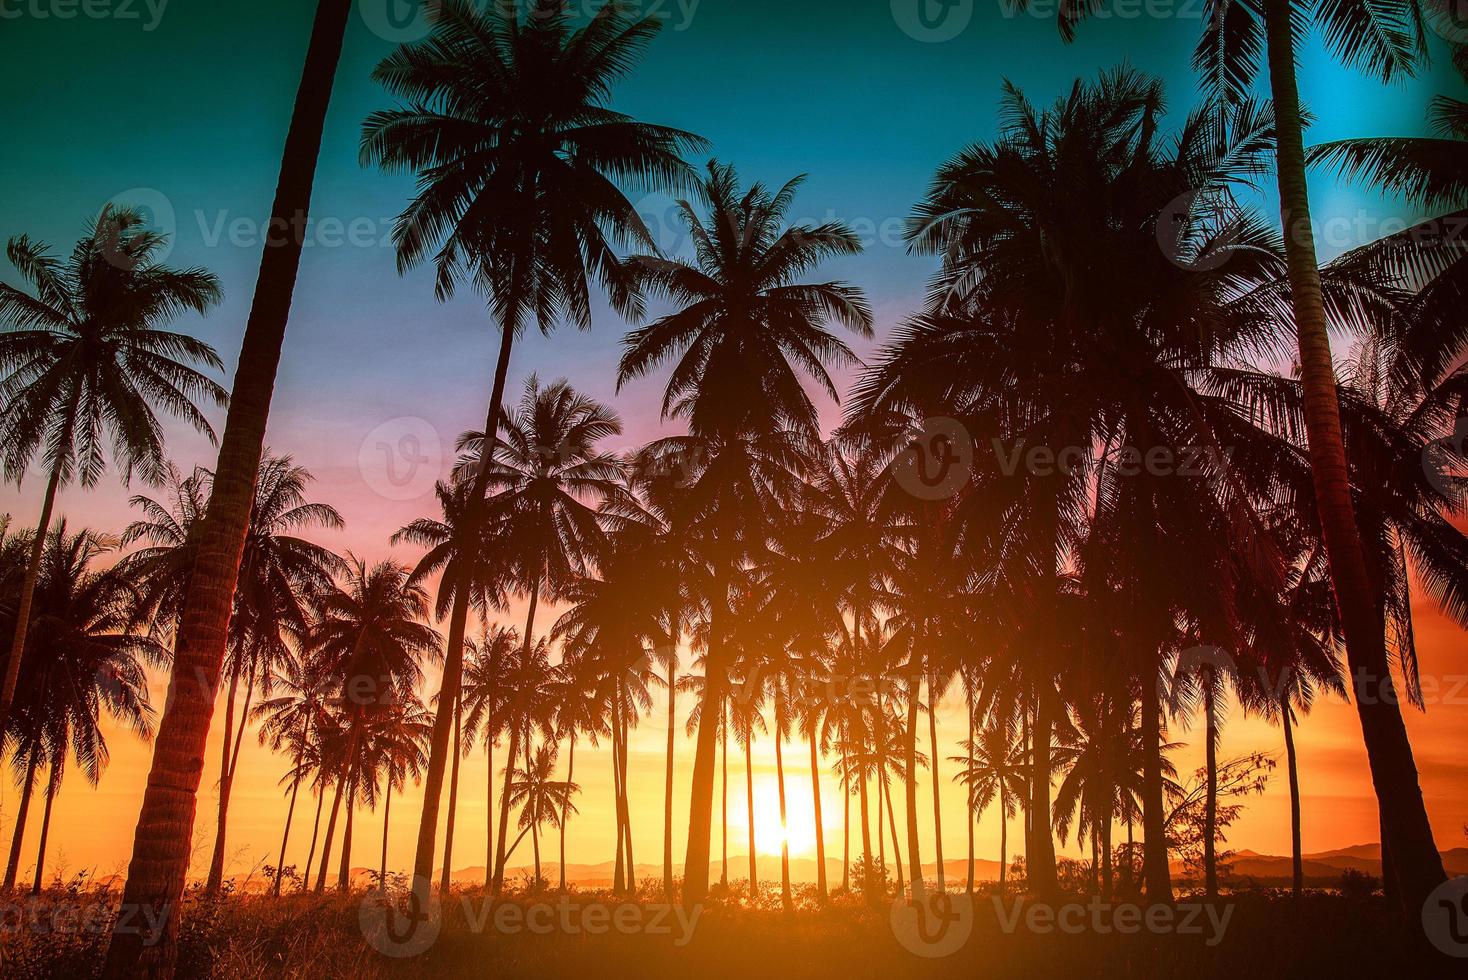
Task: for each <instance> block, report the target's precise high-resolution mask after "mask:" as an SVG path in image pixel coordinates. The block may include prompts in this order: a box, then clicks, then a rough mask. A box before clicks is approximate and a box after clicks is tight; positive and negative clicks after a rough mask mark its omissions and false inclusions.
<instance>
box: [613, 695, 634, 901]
mask: <svg viewBox="0 0 1468 980" xmlns="http://www.w3.org/2000/svg"><path fill="white" fill-rule="evenodd" d="M619 703H620V701H619V699H618V698H616V697H613V698H612V821H613V823H614V824H615V825H616V835H617V860H616V866H615V868H614V869H613V871H612V894H613V895H620V894H622V892H623V891H624V890H625V889H626V886H627V879H628V876H629V874H630V869H629V868H628V867H627V838H626V836H625V835H624V834H623V833H622V746H621V742H620V740H619V739H618V738H617V737H616V731H617V729H618V728H619V727H620V726H619V725H618V723H617V716H618V712H619V711H620V710H621V709H620V708H619V707H618V705H619Z"/></svg>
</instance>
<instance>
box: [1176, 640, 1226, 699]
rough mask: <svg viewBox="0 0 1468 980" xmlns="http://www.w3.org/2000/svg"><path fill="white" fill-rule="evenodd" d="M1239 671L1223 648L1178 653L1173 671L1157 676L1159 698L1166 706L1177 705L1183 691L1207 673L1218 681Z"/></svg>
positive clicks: (1188, 650) (1206, 647)
mask: <svg viewBox="0 0 1468 980" xmlns="http://www.w3.org/2000/svg"><path fill="white" fill-rule="evenodd" d="M1236 669H1237V664H1236V662H1235V661H1234V658H1233V657H1232V656H1230V655H1229V652H1228V651H1227V650H1225V649H1224V648H1223V647H1215V646H1196V647H1188V648H1187V649H1186V650H1182V651H1179V652H1178V655H1177V661H1176V662H1175V663H1174V664H1173V665H1172V670H1171V671H1166V670H1163V671H1159V672H1158V674H1157V696H1158V698H1159V699H1160V700H1161V701H1162V702H1163V703H1164V704H1172V703H1176V701H1177V700H1178V699H1179V698H1180V697H1181V696H1182V692H1183V689H1184V688H1185V687H1186V686H1187V685H1188V684H1190V683H1193V681H1194V679H1196V678H1199V677H1201V676H1202V675H1203V674H1204V673H1205V672H1211V673H1212V674H1213V675H1214V677H1215V678H1216V679H1222V678H1224V677H1227V676H1229V675H1230V674H1232V673H1233V672H1234V671H1235V670H1236Z"/></svg>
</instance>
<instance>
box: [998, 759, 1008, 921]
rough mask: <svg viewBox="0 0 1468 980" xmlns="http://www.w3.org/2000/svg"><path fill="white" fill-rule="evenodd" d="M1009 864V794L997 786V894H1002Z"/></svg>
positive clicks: (1000, 786) (1002, 786)
mask: <svg viewBox="0 0 1468 980" xmlns="http://www.w3.org/2000/svg"><path fill="white" fill-rule="evenodd" d="M1008 864H1009V794H1007V793H1006V792H1005V791H1004V784H1003V782H1002V781H1001V783H1000V785H999V894H1001V895H1003V894H1004V874H1005V871H1007V870H1008Z"/></svg>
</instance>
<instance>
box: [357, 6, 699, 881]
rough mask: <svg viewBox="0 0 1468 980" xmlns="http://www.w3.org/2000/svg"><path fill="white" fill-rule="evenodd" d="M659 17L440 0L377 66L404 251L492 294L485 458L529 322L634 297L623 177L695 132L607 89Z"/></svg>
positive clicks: (641, 239)
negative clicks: (400, 192)
mask: <svg viewBox="0 0 1468 980" xmlns="http://www.w3.org/2000/svg"><path fill="white" fill-rule="evenodd" d="M660 26H661V25H660V23H659V22H658V21H657V20H656V19H654V18H652V17H647V18H642V19H633V18H630V17H627V16H625V15H624V14H623V13H622V11H621V9H620V8H619V7H618V6H617V5H616V4H611V3H609V4H606V5H605V6H603V7H601V8H599V9H598V10H597V12H596V13H595V14H593V15H592V16H591V18H590V20H589V22H587V23H586V24H585V25H584V26H582V27H580V28H574V27H573V25H572V23H571V20H570V17H569V16H568V14H567V12H566V10H565V8H564V7H563V5H560V4H557V3H554V2H551V0H534V2H533V3H531V4H530V5H529V6H528V9H527V10H525V11H524V13H523V17H522V15H521V12H520V11H519V10H518V9H517V8H506V7H504V6H497V5H488V6H486V5H482V4H477V3H472V2H470V0H445V2H443V3H441V4H438V5H437V6H436V7H435V15H434V18H433V27H432V31H431V33H430V34H429V35H428V36H427V37H426V38H424V39H423V40H422V41H419V42H417V43H414V44H408V45H404V46H402V47H400V48H398V49H397V50H396V51H394V52H393V53H392V54H390V55H389V56H388V57H387V58H386V59H384V60H383V61H382V63H381V64H380V65H378V67H377V69H376V70H375V71H374V73H373V78H374V79H375V80H377V81H378V82H380V83H381V84H383V85H384V86H385V87H386V88H387V89H388V90H389V91H390V92H392V93H393V94H394V95H395V96H397V97H398V98H399V99H401V104H399V105H398V106H396V107H394V108H391V109H386V110H382V111H379V112H375V113H373V114H372V115H371V116H369V117H368V118H367V120H366V121H365V123H364V124H363V132H362V152H361V155H362V160H363V162H364V163H368V164H376V165H378V166H380V167H382V168H383V169H385V170H388V171H393V172H412V173H416V174H417V175H418V179H419V193H418V195H417V196H416V197H415V198H414V199H413V201H412V202H411V203H410V204H409V205H408V207H407V209H406V210H405V211H404V212H403V213H402V215H400V216H399V218H398V221H397V224H396V226H395V228H394V241H395V243H396V245H397V253H398V267H399V269H400V270H406V269H408V268H411V267H413V266H416V265H418V264H420V263H421V262H423V261H424V260H426V259H428V258H429V257H430V255H431V256H432V261H433V263H434V266H435V269H436V273H437V275H436V277H435V287H436V291H437V294H438V296H439V298H440V299H446V298H447V297H448V296H449V295H450V294H451V293H452V291H453V289H454V286H455V284H456V282H458V281H459V280H461V279H470V280H472V281H473V283H474V285H475V287H476V288H477V289H480V290H481V291H483V292H484V293H485V295H486V296H488V298H489V305H490V312H491V314H492V316H493V317H494V319H495V321H496V323H497V326H498V327H499V330H500V350H499V358H498V360H497V362H496V365H495V375H494V382H493V386H492V389H491V393H490V398H489V406H488V411H487V418H486V419H485V424H484V431H485V432H486V433H487V436H488V440H489V442H490V443H491V448H490V449H489V451H486V452H485V453H484V454H483V460H484V461H485V462H488V461H490V460H492V459H494V457H495V453H494V450H493V444H494V443H495V442H496V441H497V437H498V424H499V421H500V405H501V403H502V402H503V400H504V392H505V378H506V376H507V374H508V371H509V365H510V352H511V349H512V347H513V345H514V341H515V338H516V337H518V336H519V334H520V332H521V331H522V330H523V329H525V327H526V326H527V325H528V324H529V323H530V322H532V321H534V322H536V323H537V324H538V325H539V326H540V328H541V329H542V330H546V331H548V330H550V329H551V328H552V327H553V326H554V325H555V323H556V322H557V321H560V320H568V321H570V322H572V323H574V324H575V325H576V326H577V327H580V328H583V329H584V328H587V327H589V326H590V324H591V307H590V294H591V287H592V284H593V283H596V284H599V285H600V286H602V287H603V288H604V289H605V291H606V293H607V295H608V297H609V298H610V300H611V302H612V304H613V307H614V308H615V309H616V310H617V311H618V312H619V313H623V314H631V313H634V312H636V311H637V310H638V300H637V297H636V295H635V293H634V291H633V289H632V287H631V283H630V282H629V279H628V277H627V276H626V275H625V272H624V269H623V266H622V264H621V263H620V262H619V261H618V259H617V256H616V254H615V251H614V249H615V248H616V246H617V245H619V244H621V243H624V242H637V243H638V244H640V245H642V246H644V247H651V246H652V242H651V238H650V236H649V234H648V232H647V229H646V227H645V226H644V225H643V222H642V220H641V219H640V218H639V217H638V215H637V212H636V209H635V208H634V206H633V204H632V202H631V201H629V200H628V199H627V198H626V197H625V196H624V194H623V191H622V189H621V188H623V187H629V188H647V189H651V188H652V187H666V186H677V185H679V184H681V183H683V182H684V180H685V179H686V172H687V167H686V165H685V164H684V163H683V160H682V156H681V154H682V153H683V152H685V151H688V150H692V149H696V148H698V147H700V146H701V145H702V142H701V141H700V140H699V139H697V138H696V137H694V136H692V135H690V134H688V133H684V132H681V131H679V130H675V129H669V128H667V127H663V126H655V125H651V124H648V123H644V122H640V121H638V120H635V119H633V118H631V117H629V116H627V115H624V114H622V113H618V112H616V111H614V110H612V109H611V108H609V107H608V105H607V102H608V100H609V96H610V93H611V89H612V87H613V85H614V84H615V83H616V82H617V81H618V80H619V79H621V78H622V77H623V76H624V75H626V74H627V73H628V72H629V71H630V69H631V67H632V65H633V64H634V63H635V62H636V60H637V59H638V58H639V57H640V55H641V53H642V51H643V50H644V49H645V48H646V46H647V44H648V43H649V42H650V41H651V39H652V37H653V36H654V35H655V34H656V33H657V31H658V29H659V27H660ZM619 185H620V186H619ZM487 486H488V472H487V469H485V468H481V469H480V470H479V471H478V472H476V474H475V475H474V477H473V480H472V482H471V490H470V494H469V497H470V500H471V501H472V504H471V509H470V512H469V516H470V517H471V518H473V517H476V516H478V514H477V512H476V510H475V509H474V508H477V507H479V501H480V499H481V498H482V497H483V495H484V491H485V488H486V487H487ZM467 618H468V606H467V595H466V596H465V598H464V601H463V602H460V603H456V604H455V606H454V608H453V610H452V612H451V614H450V617H449V629H448V649H449V653H448V660H447V662H446V664H445V669H444V679H443V690H442V691H441V692H440V711H439V713H438V721H437V726H436V728H435V729H434V740H433V752H432V755H431V757H430V760H429V767H428V774H427V781H426V785H425V805H424V808H423V816H422V821H421V824H420V829H419V843H418V856H417V860H416V861H415V875H416V876H421V877H422V879H423V881H424V882H426V881H427V878H428V876H429V875H431V874H432V867H433V858H434V850H435V849H434V841H433V838H434V835H435V833H436V829H437V825H438V803H439V797H440V795H441V793H442V788H443V778H444V770H445V767H446V763H447V759H448V740H449V728H450V715H451V710H450V706H452V704H454V703H456V702H457V695H456V694H455V689H456V688H457V687H458V685H459V681H460V674H461V671H462V660H461V657H462V645H463V640H464V636H463V633H464V627H465V622H466V620H467ZM527 639H528V637H527Z"/></svg>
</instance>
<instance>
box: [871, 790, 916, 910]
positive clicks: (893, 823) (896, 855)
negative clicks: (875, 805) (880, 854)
mask: <svg viewBox="0 0 1468 980" xmlns="http://www.w3.org/2000/svg"><path fill="white" fill-rule="evenodd" d="M882 792H883V794H885V796H886V804H887V827H888V828H889V829H890V830H891V831H892V864H893V865H894V866H895V867H896V869H897V891H898V892H901V891H902V890H903V885H902V852H901V851H900V850H899V849H898V848H899V847H900V845H899V844H898V843H897V817H896V816H895V815H894V813H893V810H892V787H891V786H890V785H888V783H887V775H886V774H885V773H883V774H882ZM881 819H882V816H881V814H878V815H877V820H878V821H880V820H881ZM909 870H911V869H909ZM916 877H918V878H921V877H922V872H921V871H919V872H918V874H917V876H916Z"/></svg>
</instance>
